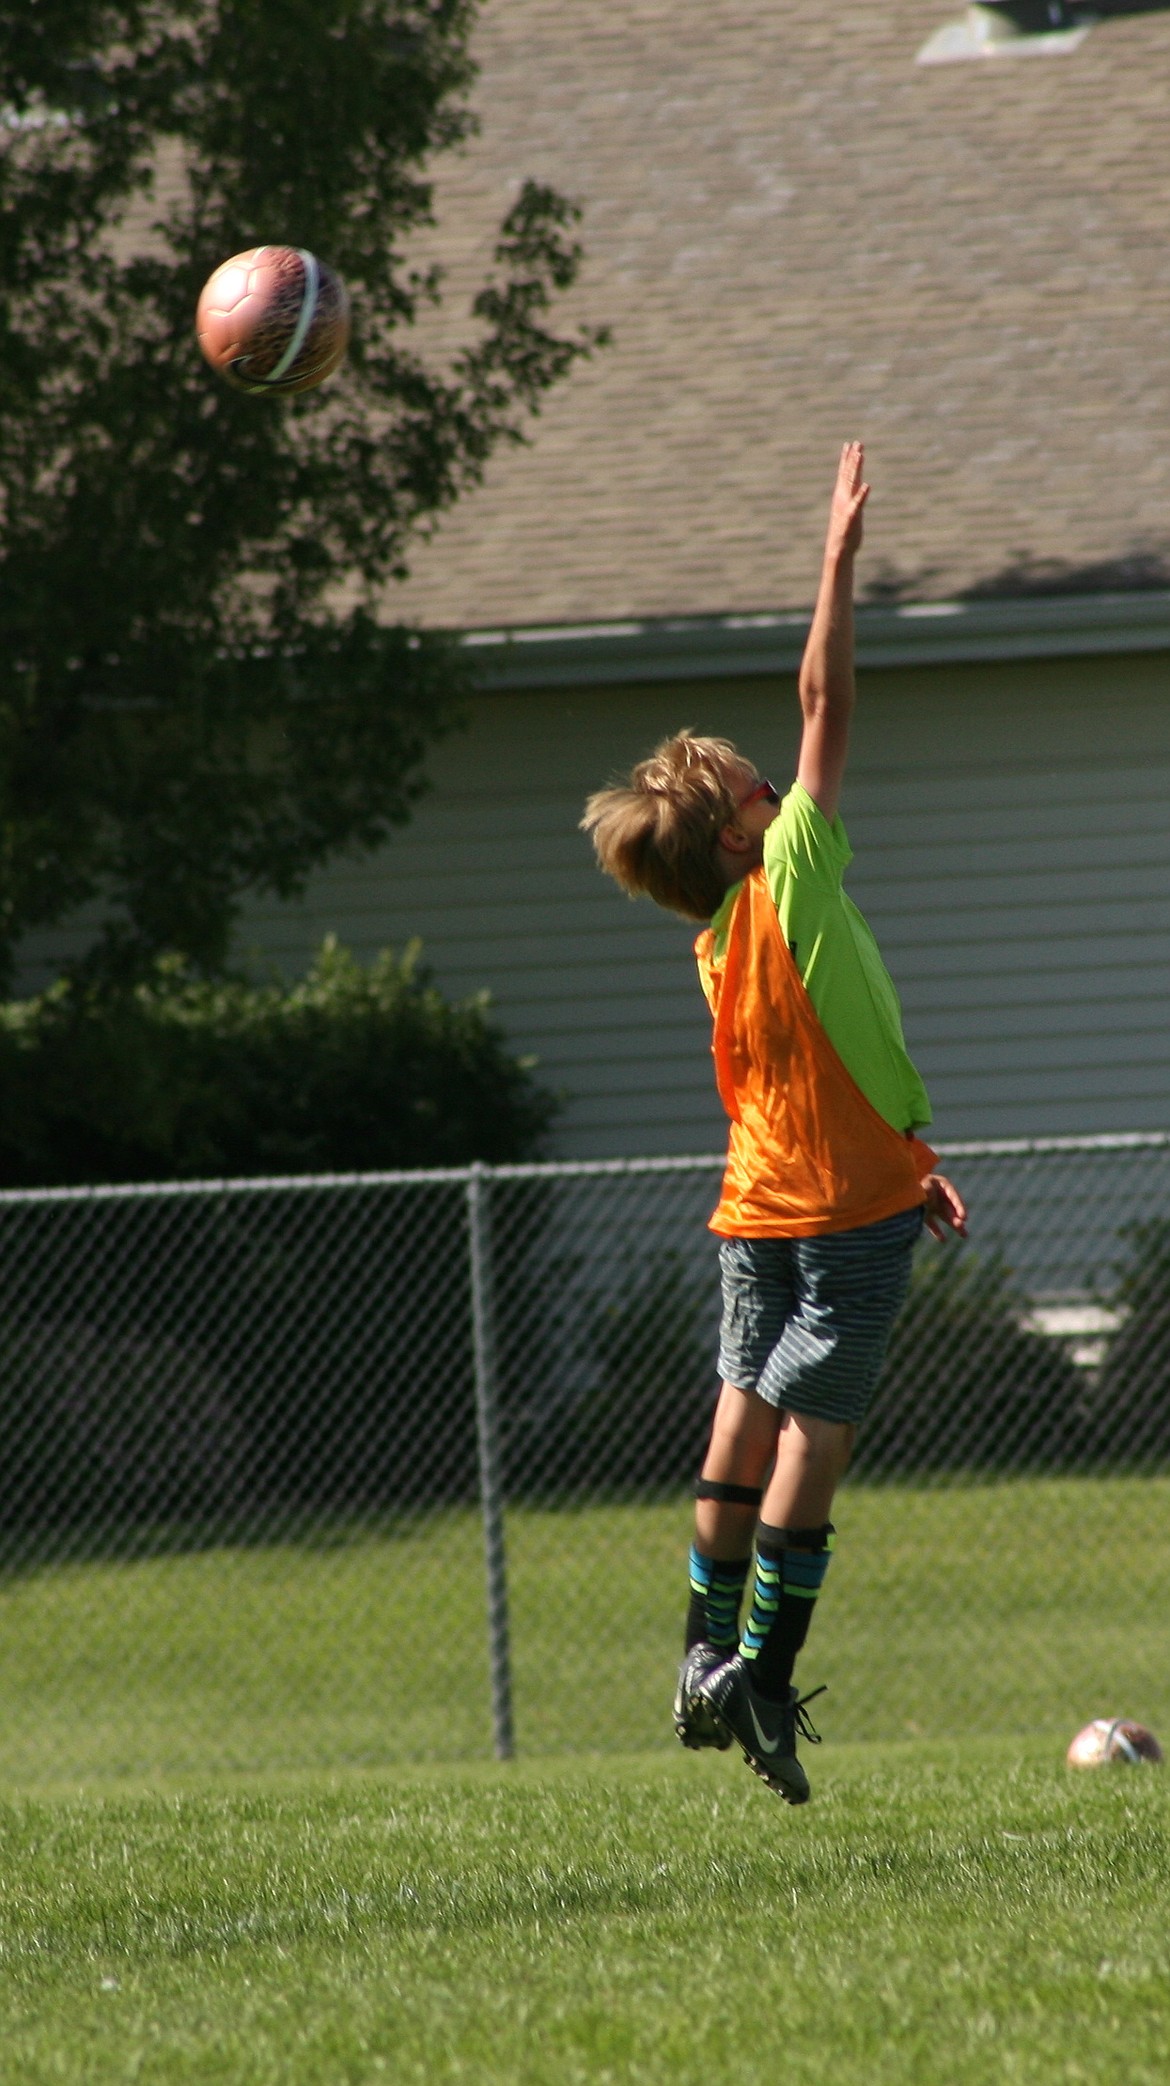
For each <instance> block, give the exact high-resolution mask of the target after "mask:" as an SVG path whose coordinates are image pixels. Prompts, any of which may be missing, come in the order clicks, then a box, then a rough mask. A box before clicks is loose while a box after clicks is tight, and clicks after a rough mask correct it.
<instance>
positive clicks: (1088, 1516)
mask: <svg viewBox="0 0 1170 2086" xmlns="http://www.w3.org/2000/svg"><path fill="white" fill-rule="evenodd" d="M836 1519H837V1522H838V1525H839V1528H840V1546H839V1549H838V1552H837V1555H836V1557H835V1559H834V1562H833V1568H832V1571H831V1572H830V1575H829V1579H828V1583H827V1587H826V1591H825V1594H824V1596H823V1598H822V1601H821V1602H820V1604H819V1607H818V1614H817V1621H816V1624H815V1633H814V1636H813V1639H812V1640H811V1642H810V1646H809V1649H808V1652H807V1653H806V1656H805V1660H804V1662H803V1665H802V1678H803V1679H804V1680H805V1683H806V1685H811V1684H812V1683H813V1682H814V1681H821V1680H826V1681H828V1682H829V1684H830V1693H829V1696H828V1697H827V1698H826V1701H825V1702H824V1703H823V1704H822V1705H821V1709H822V1713H823V1719H824V1723H825V1728H826V1732H827V1734H828V1736H829V1739H830V1740H831V1741H832V1742H837V1741H854V1740H861V1739H883V1740H890V1739H902V1738H906V1737H921V1738H963V1737H968V1736H970V1737H979V1738H986V1737H993V1736H995V1735H997V1734H1002V1735H1011V1734H1015V1735H1019V1736H1021V1737H1030V1736H1040V1735H1045V1734H1047V1735H1050V1736H1052V1737H1053V1738H1056V1737H1059V1736H1060V1735H1061V1734H1062V1733H1064V1734H1065V1735H1066V1736H1067V1735H1069V1734H1071V1732H1072V1731H1073V1730H1075V1729H1076V1727H1077V1725H1078V1724H1080V1723H1083V1722H1085V1721H1086V1720H1087V1718H1088V1717H1090V1716H1093V1715H1096V1714H1098V1713H1100V1712H1103V1711H1106V1710H1109V1709H1110V1707H1111V1705H1119V1706H1121V1707H1122V1708H1123V1709H1124V1711H1125V1713H1126V1714H1128V1715H1131V1716H1136V1717H1140V1718H1141V1719H1142V1720H1143V1721H1145V1722H1147V1723H1150V1724H1152V1725H1153V1727H1154V1728H1155V1730H1157V1729H1165V1730H1166V1731H1167V1733H1168V1734H1170V1661H1168V1660H1167V1658H1166V1625H1165V1616H1166V1600H1167V1590H1168V1589H1170V1480H1168V1479H1165V1478H1157V1479H1140V1478H1139V1479H1120V1478H1118V1479H1107V1480H1091V1479H1075V1478H1069V1479H1052V1480H1032V1481H1028V1482H1023V1481H1021V1482H1018V1483H1005V1484H999V1485H988V1484H981V1485H970V1486H961V1487H957V1488H956V1487H950V1488H934V1489H931V1488H919V1489H915V1488H912V1487H905V1486H901V1487H889V1488H884V1487H883V1488H871V1487H866V1486H858V1487H855V1488H847V1489H846V1491H845V1492H844V1493H843V1494H842V1495H841V1499H840V1503H839V1507H838V1509H837V1511H836ZM689 1524H690V1506H689V1502H688V1501H686V1500H679V1501H678V1502H677V1503H676V1504H675V1505H671V1506H662V1507H638V1506H632V1507H600V1506H594V1507H590V1508H587V1509H583V1510H581V1511H577V1512H562V1513H552V1512H535V1511H516V1512H513V1513H510V1514H509V1516H508V1557H509V1572H510V1592H511V1622H512V1650H513V1668H514V1681H515V1703H516V1735H517V1743H518V1747H519V1749H520V1751H521V1752H522V1753H531V1752H542V1753H557V1752H572V1751H577V1752H579V1751H581V1750H582V1749H585V1750H596V1751H603V1752H607V1751H616V1752H642V1751H645V1750H647V1749H653V1748H655V1747H659V1748H661V1749H662V1750H663V1751H668V1750H671V1749H673V1745H674V1739H673V1735H672V1733H671V1730H670V1724H669V1718H668V1716H667V1715H666V1711H665V1707H664V1705H665V1703H666V1701H667V1699H668V1697H669V1694H670V1690H671V1686H672V1683H673V1673H674V1668H675V1663H676V1660H677V1656H678V1646H679V1636H680V1629H681V1616H682V1609H683V1601H684V1591H683V1589H684V1575H685V1562H686V1552H687V1542H688V1539H689ZM602 1667H603V1668H604V1672H605V1686H604V1688H601V1689H598V1688H596V1687H594V1686H592V1685H591V1678H592V1676H593V1675H594V1674H595V1673H596V1672H597V1671H598V1670H599V1669H600V1668H602ZM583 1690H587V1691H588V1694H587V1701H586V1698H585V1695H584V1694H583ZM490 1750H491V1725H490V1711H489V1697H488V1672H487V1651H486V1643H485V1619H484V1589H483V1564H482V1552H481V1538H480V1531H479V1526H478V1523H477V1521H476V1519H475V1517H474V1515H473V1514H470V1513H464V1512H460V1513H444V1514H440V1515H436V1516H435V1517H434V1518H433V1519H431V1520H430V1521H426V1522H421V1523H416V1524H414V1525H407V1526H406V1527H404V1528H402V1529H400V1530H399V1531H397V1532H396V1533H395V1532H385V1531H382V1532H379V1531H378V1530H370V1529H360V1528H358V1529H348V1530H347V1529H340V1530H334V1531H332V1533H331V1534H330V1535H329V1537H328V1540H326V1539H325V1538H324V1537H322V1539H321V1540H319V1541H318V1542H316V1543H315V1544H301V1545H295V1544H292V1543H284V1544H274V1545H270V1546H268V1547H256V1548H250V1549H249V1548H223V1549H208V1550H202V1551H194V1552H191V1553H190V1554H187V1555H176V1556H167V1557H158V1558H153V1559H149V1560H140V1561H138V1562H129V1563H117V1562H105V1563H77V1564H72V1565H67V1566H57V1567H42V1568H39V1569H37V1570H34V1571H29V1572H27V1573H25V1574H24V1575H23V1576H19V1577H18V1576H11V1577H9V1578H8V1579H6V1580H3V1581H0V1788H3V1787H4V1786H6V1785H11V1784H13V1783H16V1784H19V1785H21V1786H28V1785H29V1784H32V1783H36V1784H44V1783H45V1782H62V1781H67V1782H68V1781H77V1780H89V1779H92V1778H93V1777H101V1778H104V1777H107V1776H133V1777H138V1778H142V1777H146V1776H150V1775H153V1774H170V1775H175V1774H179V1775H188V1774H202V1773H206V1772H218V1771H223V1770H229V1771H251V1772H257V1773H265V1772H269V1771H271V1770H273V1769H282V1770H296V1769H313V1768H319V1767H329V1768H333V1767H336V1768H341V1767H378V1766H385V1765H390V1764H392V1763H396V1762H409V1761H419V1762H423V1761H426V1760H427V1759H433V1758H436V1757H441V1758H447V1759H473V1758H476V1757H480V1758H483V1757H485V1756H487V1755H488V1754H489V1753H490Z"/></svg>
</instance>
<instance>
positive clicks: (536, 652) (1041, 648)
mask: <svg viewBox="0 0 1170 2086" xmlns="http://www.w3.org/2000/svg"><path fill="white" fill-rule="evenodd" d="M807 629H808V614H807V612H806V611H804V610H798V611H779V612H775V613H772V612H763V613H761V614H758V615H735V616H667V617H660V618H646V619H644V620H631V621H627V622H614V623H575V624H542V625H537V626H535V627H533V628H530V629H523V628H520V629H510V630H469V631H466V632H464V634H463V643H464V645H465V646H467V648H468V650H469V651H470V652H471V654H472V657H473V661H474V667H475V677H476V680H477V682H478V684H479V685H480V687H482V688H485V689H493V688H494V689H500V690H504V689H521V688H565V687H570V686H571V687H602V686H605V685H607V684H613V683H618V682H621V683H632V682H640V681H713V680H725V679H727V678H728V677H729V676H742V675H749V676H750V675H771V674H788V673H793V672H795V670H796V668H797V667H798V665H799V664H800V655H801V652H802V650H803V647H804V639H805V633H806V631H807ZM1162 651H1166V652H1170V589H1150V590H1149V591H1148V592H1141V593H1129V594H1049V595H1029V596H1026V597H1023V598H1020V599H1012V600H996V601H922V602H907V603H905V604H903V605H902V606H900V607H897V608H859V609H858V611H857V659H858V664H859V666H862V667H883V666H926V667H929V666H949V665H953V664H960V663H966V662H975V663H977V664H978V663H982V662H985V661H991V660H1001V659H1055V658H1065V659H1075V658H1081V657H1089V656H1091V655H1094V654H1100V653H1123V652H1162Z"/></svg>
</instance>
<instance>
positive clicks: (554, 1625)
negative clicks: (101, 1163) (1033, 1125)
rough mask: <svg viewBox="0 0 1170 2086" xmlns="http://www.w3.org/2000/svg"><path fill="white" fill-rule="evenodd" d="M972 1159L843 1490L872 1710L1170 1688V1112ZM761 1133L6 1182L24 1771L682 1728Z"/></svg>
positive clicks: (1022, 1703) (5, 1354) (830, 1603)
mask: <svg viewBox="0 0 1170 2086" xmlns="http://www.w3.org/2000/svg"><path fill="white" fill-rule="evenodd" d="M946 1163H947V1166H948V1168H949V1170H950V1171H951V1172H952V1174H953V1175H954V1177H955V1178H956V1180H957V1181H958V1182H959V1184H960V1185H961V1187H962V1190H963V1192H964V1193H965V1195H966V1196H967V1199H968V1201H969V1203H970V1205H971V1211H972V1219H971V1240H970V1243H969V1244H968V1245H967V1246H964V1247H952V1246H949V1245H943V1246H937V1245H935V1244H933V1243H932V1242H926V1243H924V1246H923V1248H922V1249H921V1252H920V1256H919V1260H918V1264H917V1268H916V1273H915V1279H914V1283H913V1286H912V1292H911V1297H910V1301H909V1303H908V1305H907V1308H906V1310H905V1312H904V1314H903V1317H902V1320H901V1322H900V1324H899V1327H898V1330H897V1333H896V1335H895V1339H894V1343H893V1347H892V1350H891V1353H890V1357H889V1361H888V1364H887V1367H886V1371H885V1374H884V1377H883V1380H882V1385H881V1388H880V1390H879V1394H878V1397H877V1400H876V1403H875V1406H874V1409H873V1412H872V1414H871V1417H870V1419H869V1421H868V1423H867V1425H866V1427H865V1429H864V1431H863V1433H862V1436H861V1439H860V1442H859V1448H858V1454H857V1459H856V1464H855V1469H854V1472H853V1474H852V1476H851V1478H850V1481H849V1484H848V1486H847V1488H846V1491H845V1493H843V1495H842V1500H841V1506H840V1511H839V1512H838V1514H837V1516H836V1518H837V1520H838V1522H839V1524H840V1525H841V1528H842V1534H843V1547H842V1553H841V1559H840V1562H839V1563H838V1564H835V1565H834V1573H833V1577H832V1579H831V1581H830V1586H831V1588H832V1593H831V1595H830V1594H827V1595H826V1599H825V1602H824V1603H823V1616H821V1617H818V1624H817V1631H818V1637H820V1636H821V1633H822V1632H823V1643H824V1648H825V1654H826V1658H827V1660H828V1662H829V1664H830V1665H831V1666H832V1668H833V1669H834V1671H833V1685H834V1690H835V1706H836V1707H838V1709H839V1715H838V1717H837V1719H836V1729H837V1734H838V1735H842V1736H863V1735H867V1734H870V1733H875V1732H876V1733H882V1734H884V1735H887V1736H897V1735H900V1734H902V1733H903V1732H904V1731H906V1730H910V1731H915V1730H931V1731H943V1732H945V1731H947V1730H952V1729H953V1730H969V1729H974V1730H980V1729H988V1730H991V1729H1003V1728H1023V1727H1025V1726H1027V1725H1029V1723H1035V1722H1036V1720H1037V1719H1040V1720H1042V1721H1043V1720H1047V1721H1049V1722H1053V1721H1055V1720H1057V1719H1058V1718H1064V1717H1066V1715H1067V1716H1068V1717H1074V1716H1077V1715H1080V1714H1081V1712H1082V1711H1083V1714H1084V1716H1087V1715H1089V1714H1092V1713H1095V1712H1096V1709H1097V1708H1098V1707H1102V1706H1104V1707H1108V1701H1107V1700H1104V1699H1103V1700H1102V1702H1100V1703H1099V1702H1098V1701H1097V1699H1096V1697H1095V1696H1093V1697H1091V1698H1090V1697H1089V1696H1085V1698H1084V1699H1083V1700H1082V1699H1081V1694H1080V1693H1079V1692H1078V1691H1079V1690H1082V1689H1089V1688H1091V1687H1092V1686H1099V1687H1101V1688H1105V1689H1107V1688H1108V1687H1109V1686H1111V1685H1113V1686H1123V1685H1129V1686H1130V1688H1131V1690H1132V1689H1134V1688H1137V1689H1138V1691H1139V1693H1140V1692H1141V1691H1142V1690H1144V1691H1145V1692H1144V1693H1143V1694H1142V1699H1141V1702H1140V1704H1139V1703H1135V1701H1134V1700H1133V1699H1132V1695H1131V1697H1130V1698H1129V1699H1128V1700H1127V1703H1126V1705H1125V1706H1126V1708H1127V1710H1128V1711H1129V1713H1136V1710H1137V1709H1138V1708H1139V1707H1141V1708H1143V1709H1145V1710H1146V1713H1147V1715H1149V1714H1156V1708H1157V1704H1156V1700H1155V1701H1154V1705H1153V1709H1151V1706H1150V1703H1151V1696H1152V1695H1153V1696H1156V1694H1157V1687H1158V1686H1159V1685H1161V1686H1163V1687H1164V1686H1165V1685H1166V1684H1165V1683H1161V1682H1160V1681H1158V1680H1156V1679H1155V1677H1154V1676H1155V1668H1156V1669H1157V1673H1158V1674H1160V1671H1161V1658H1162V1651H1161V1614H1162V1612H1163V1608H1164V1601H1165V1587H1164V1585H1163V1584H1162V1581H1161V1577H1160V1570H1161V1562H1160V1561H1161V1559H1162V1557H1163V1553H1164V1550H1165V1547H1166V1541H1167V1539H1166V1538H1163V1536H1162V1533H1161V1530H1162V1523H1163V1519H1164V1513H1163V1509H1164V1507H1165V1506H1166V1504H1167V1503H1168V1502H1170V1478H1167V1479H1166V1480H1163V1479H1162V1478H1161V1476H1160V1473H1161V1472H1162V1471H1163V1470H1166V1471H1168V1472H1170V1137H1165V1136H1132V1137H1106V1138H1096V1139H1048V1140H1040V1141H1035V1142H1024V1141H1018V1142H1011V1143H1003V1144H997V1145H979V1146H975V1145H970V1146H962V1147H958V1146H956V1147H952V1148H951V1149H950V1150H949V1151H948V1153H947V1161H946ZM719 1166H720V1162H719V1161H718V1160H715V1159H695V1160H678V1161H673V1160H656V1161H649V1160H648V1161H630V1162H622V1163H617V1162H615V1163H612V1164H594V1165H588V1164H582V1165H563V1166H520V1167H499V1168H488V1167H472V1168H469V1169H466V1170H448V1171H441V1172H433V1173H425V1172H419V1173H409V1174H393V1175H377V1176H374V1175H370V1176H360V1177H353V1178H327V1179H317V1180H281V1181H269V1182H233V1183H212V1184H207V1185H178V1186H165V1187H154V1188H150V1187H146V1188H133V1189H121V1188H119V1189H105V1190H102V1189H92V1190H76V1191H41V1192H28V1193H8V1194H5V1195H3V1196H0V1242H2V1250H0V1400H2V1403H3V1432H2V1437H0V1438H2V1440H3V1444H4V1448H3V1461H2V1464H0V1775H6V1776H7V1777H9V1778H14V1777H15V1778H21V1777H25V1776H29V1775H37V1776H40V1777H44V1776H45V1775H63V1776H72V1775H76V1774H79V1773H86V1772H98V1771H102V1772H109V1771H122V1772H127V1773H146V1772H149V1771H151V1770H153V1769H155V1768H169V1769H178V1770H182V1769H202V1768H208V1767H223V1766H230V1765H239V1766H274V1765H275V1766H281V1765H283V1766H297V1765H311V1764H319V1763H331V1764H342V1763H353V1762H359V1763H360V1762H369V1763H372V1764H376V1763H379V1762H384V1761H388V1760H393V1759H403V1758H428V1757H431V1758H440V1759H441V1758H452V1757H457V1756H463V1755H474V1754H476V1753H483V1752H486V1751H488V1750H489V1749H490V1748H491V1746H492V1745H493V1743H494V1746H495V1749H496V1751H497V1752H499V1753H501V1754H505V1753H507V1752H509V1751H510V1750H511V1749H512V1747H513V1744H514V1743H518V1744H519V1745H520V1746H522V1747H526V1748H528V1749H530V1750H540V1749H544V1750H551V1749H558V1748H560V1749H566V1748H573V1747H586V1748H598V1747H601V1748H604V1747H630V1746H641V1745H655V1744H659V1743H670V1742H671V1741H670V1737H669V1719H668V1717H667V1715H666V1705H667V1703H668V1700H669V1693H670V1687H671V1684H672V1679H673V1666H674V1661H675V1658H676V1655H677V1650H678V1640H679V1632H680V1628H681V1615H682V1610H683V1605H684V1583H683V1580H684V1564H685V1556H686V1547H687V1541H688V1537H689V1523H690V1504H689V1494H690V1488H691V1483H692V1480H693V1477H694V1473H695V1470H696V1468H697V1465H698V1462H699V1459H700V1457H701V1453H702V1448H703V1443H704V1439H705V1435H706V1430H707V1427H708V1424H709V1420H710V1413H711V1408H712V1403H713V1399H714V1394H715V1389H716V1384H715V1375H714V1366H713V1358H714V1353H715V1336H716V1326H717V1318H718V1294H717V1279H716V1264H715V1247H714V1242H713V1241H712V1239H711V1238H710V1235H709V1234H708V1233H707V1231H706V1218H707V1215H708V1212H709V1210H710V1208H711V1206H712V1203H713V1201H714V1199H715V1190H716V1185H717V1181H718V1177H719ZM1123 1556H1124V1560H1125V1563H1124V1569H1123V1568H1122V1558H1123ZM1135 1557H1136V1558H1137V1559H1138V1564H1137V1567H1136V1568H1135V1564H1134V1559H1135ZM1143 1559H1144V1560H1146V1561H1147V1562H1146V1564H1144V1565H1143V1564H1142V1562H1141V1560H1143ZM485 1585H486V1598H485ZM838 1666H840V1667H841V1669H842V1671H841V1673H840V1674H838V1673H837V1671H836V1669H837V1667H838ZM1066 1696H1067V1708H1066Z"/></svg>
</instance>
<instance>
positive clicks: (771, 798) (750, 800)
mask: <svg viewBox="0 0 1170 2086" xmlns="http://www.w3.org/2000/svg"><path fill="white" fill-rule="evenodd" d="M761 801H762V802H763V803H765V804H778V803H779V802H780V792H779V790H778V789H777V787H776V785H775V783H774V782H757V784H756V786H755V788H754V789H750V790H749V791H748V793H747V796H746V797H741V798H740V799H739V809H740V810H741V811H742V810H743V809H744V807H745V805H748V804H759V803H760V802H761Z"/></svg>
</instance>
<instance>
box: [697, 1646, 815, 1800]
mask: <svg viewBox="0 0 1170 2086" xmlns="http://www.w3.org/2000/svg"><path fill="white" fill-rule="evenodd" d="M824 1692H825V1691H824V1688H823V1687H821V1688H814V1689H813V1691H812V1694H811V1695H798V1694H797V1692H796V1689H795V1688H793V1687H790V1688H789V1690H788V1696H787V1700H786V1701H784V1702H769V1701H768V1700H767V1698H766V1696H764V1695H760V1694H757V1692H756V1690H755V1688H754V1687H753V1686H752V1684H751V1680H750V1678H749V1674H748V1665H747V1661H746V1660H745V1659H742V1658H740V1657H739V1656H738V1654H737V1655H736V1657H735V1658H733V1659H728V1660H727V1662H726V1664H725V1665H723V1666H719V1667H717V1668H716V1669H715V1670H714V1672H711V1673H709V1674H708V1675H707V1678H706V1679H705V1680H704V1681H703V1682H702V1683H701V1684H700V1686H699V1689H698V1699H699V1702H700V1703H701V1704H702V1705H703V1706H704V1707H705V1709H706V1710H707V1712H708V1714H709V1716H710V1717H711V1719H712V1720H713V1721H714V1722H715V1723H716V1724H721V1725H722V1726H723V1728H724V1730H725V1731H726V1732H727V1735H728V1738H729V1739H732V1738H734V1739H737V1740H738V1741H739V1744H740V1745H741V1746H742V1747H743V1757H744V1759H745V1760H746V1761H747V1764H748V1766H749V1767H750V1768H751V1770H752V1773H753V1774H757V1775H759V1777H760V1780H761V1781H763V1782H766V1783H767V1785H768V1787H769V1789H771V1790H772V1791H773V1793H774V1794H775V1795H776V1796H782V1797H783V1799H784V1801H785V1803H788V1804H806V1803H807V1802H808V1797H809V1788H808V1776H807V1775H806V1774H805V1771H804V1769H803V1767H802V1766H801V1764H800V1762H799V1760H798V1759H797V1757H796V1740H797V1736H798V1735H799V1736H800V1737H801V1738H805V1739H807V1740H808V1742H809V1744H810V1745H814V1746H819V1745H820V1742H821V1739H820V1733H819V1732H817V1731H814V1730H813V1727H812V1724H811V1723H810V1722H809V1719H808V1716H807V1714H806V1711H805V1704H806V1703H808V1702H811V1701H812V1700H813V1698H814V1697H815V1696H817V1695H823V1694H824Z"/></svg>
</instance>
